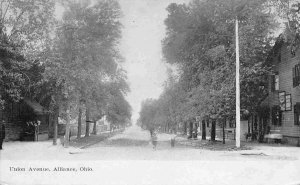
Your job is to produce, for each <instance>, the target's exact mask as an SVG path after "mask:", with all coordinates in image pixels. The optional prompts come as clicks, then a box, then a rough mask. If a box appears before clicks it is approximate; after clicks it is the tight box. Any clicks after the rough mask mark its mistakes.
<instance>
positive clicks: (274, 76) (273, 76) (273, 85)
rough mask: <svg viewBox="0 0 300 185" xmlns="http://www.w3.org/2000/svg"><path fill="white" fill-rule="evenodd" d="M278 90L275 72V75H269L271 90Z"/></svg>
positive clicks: (277, 76)
mask: <svg viewBox="0 0 300 185" xmlns="http://www.w3.org/2000/svg"><path fill="white" fill-rule="evenodd" d="M278 90H279V74H278V73H276V74H275V75H272V76H271V91H273V92H274V91H278Z"/></svg>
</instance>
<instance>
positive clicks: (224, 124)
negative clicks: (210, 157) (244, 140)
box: [222, 117, 226, 144]
mask: <svg viewBox="0 0 300 185" xmlns="http://www.w3.org/2000/svg"><path fill="white" fill-rule="evenodd" d="M225 127H226V117H225V118H224V121H223V128H222V130H223V144H225Z"/></svg>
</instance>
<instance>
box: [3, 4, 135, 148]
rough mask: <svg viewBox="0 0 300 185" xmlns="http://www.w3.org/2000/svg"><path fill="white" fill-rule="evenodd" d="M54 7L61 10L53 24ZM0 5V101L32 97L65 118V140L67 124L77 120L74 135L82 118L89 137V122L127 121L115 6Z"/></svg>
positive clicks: (118, 123)
mask: <svg viewBox="0 0 300 185" xmlns="http://www.w3.org/2000/svg"><path fill="white" fill-rule="evenodd" d="M56 6H60V7H61V8H63V9H64V13H63V16H62V18H61V19H60V18H58V19H57V18H56V15H55V7H56ZM1 8H2V9H1V17H4V18H3V20H2V21H1V22H0V23H1V24H0V25H2V26H1V28H2V31H1V45H3V49H4V50H5V51H7V53H9V55H8V56H7V57H4V58H5V60H1V63H0V67H1V68H0V70H1V73H0V74H1V86H3V87H5V91H4V92H3V93H2V97H1V100H2V102H3V100H9V99H10V100H13V101H19V100H21V99H22V98H23V97H24V96H26V97H28V96H29V97H30V98H33V99H35V100H37V101H38V102H40V103H41V104H42V105H44V106H46V107H47V108H48V109H49V110H51V111H52V112H53V113H54V114H55V115H56V116H55V117H58V116H59V117H61V118H63V119H64V120H65V121H66V138H68V137H69V135H68V134H69V124H70V121H71V120H72V119H73V120H74V119H77V120H78V138H80V137H81V133H82V131H81V125H82V123H81V122H82V118H83V117H84V116H85V120H86V132H85V136H89V134H90V132H89V130H90V123H91V122H94V130H93V132H94V133H96V122H95V121H96V120H99V119H101V118H102V117H103V116H104V115H106V118H107V120H108V121H110V122H111V123H112V124H113V125H124V124H125V123H128V122H129V121H130V119H131V107H130V105H129V103H128V102H127V101H126V99H125V95H126V93H127V92H128V91H129V86H128V84H127V82H126V72H125V71H124V70H123V69H122V67H121V63H122V62H123V58H122V56H121V55H120V53H119V51H118V49H117V46H118V44H119V41H120V38H121V23H120V18H121V10H120V6H119V4H118V2H117V1H115V0H103V1H84V2H81V1H64V2H63V3H62V4H57V3H55V1H52V0H37V1H36V0H34V1H33V0H32V1H27V0H26V1H23V0H11V1H10V0H2V1H1ZM6 12H7V13H6ZM1 49H2V48H1ZM9 57H11V58H9ZM2 61H6V63H4V62H2ZM54 123H55V124H54V143H56V138H57V119H56V120H54Z"/></svg>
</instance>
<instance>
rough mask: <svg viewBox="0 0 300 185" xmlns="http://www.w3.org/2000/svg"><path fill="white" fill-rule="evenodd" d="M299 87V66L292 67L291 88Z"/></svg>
mask: <svg viewBox="0 0 300 185" xmlns="http://www.w3.org/2000/svg"><path fill="white" fill-rule="evenodd" d="M298 85H300V64H297V65H295V67H293V87H296V86H298Z"/></svg>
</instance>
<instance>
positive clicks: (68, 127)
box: [64, 100, 70, 148]
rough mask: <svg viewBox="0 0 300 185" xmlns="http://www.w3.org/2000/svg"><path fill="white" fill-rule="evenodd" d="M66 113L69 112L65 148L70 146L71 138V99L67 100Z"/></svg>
mask: <svg viewBox="0 0 300 185" xmlns="http://www.w3.org/2000/svg"><path fill="white" fill-rule="evenodd" d="M66 113H67V122H66V132H65V140H64V146H65V148H68V147H69V138H70V104H69V100H67V110H66Z"/></svg>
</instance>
